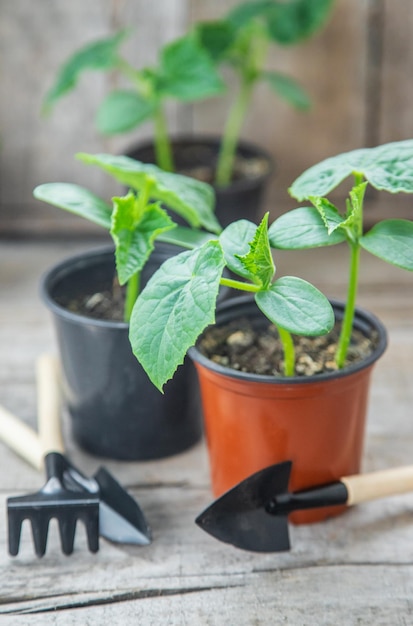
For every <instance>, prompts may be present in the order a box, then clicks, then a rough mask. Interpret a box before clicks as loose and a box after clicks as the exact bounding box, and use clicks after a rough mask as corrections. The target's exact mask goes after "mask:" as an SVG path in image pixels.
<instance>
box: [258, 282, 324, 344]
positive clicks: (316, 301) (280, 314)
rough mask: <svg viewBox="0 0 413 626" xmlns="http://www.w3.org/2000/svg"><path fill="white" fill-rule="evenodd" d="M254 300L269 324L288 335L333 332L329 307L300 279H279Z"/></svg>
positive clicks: (318, 293) (259, 293)
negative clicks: (271, 323)
mask: <svg viewBox="0 0 413 626" xmlns="http://www.w3.org/2000/svg"><path fill="white" fill-rule="evenodd" d="M255 300H256V303H257V305H258V307H259V308H260V309H261V311H262V312H263V313H264V315H266V316H267V317H268V319H269V320H271V321H272V322H273V323H274V324H275V325H276V326H280V327H281V328H283V329H284V330H288V331H289V332H290V333H294V334H296V335H309V336H318V335H325V334H326V333H328V332H330V330H331V329H332V328H333V325H334V312H333V309H332V307H331V304H330V303H329V301H328V300H327V298H326V297H325V296H324V295H323V294H322V293H321V292H320V291H319V290H318V289H316V288H315V287H314V286H313V285H311V284H310V283H308V282H307V281H305V280H302V279H301V278H296V277H294V276H283V277H282V278H279V279H278V280H276V281H275V282H274V283H273V284H272V285H271V286H270V288H269V289H267V290H265V291H259V292H258V293H256V294H255Z"/></svg>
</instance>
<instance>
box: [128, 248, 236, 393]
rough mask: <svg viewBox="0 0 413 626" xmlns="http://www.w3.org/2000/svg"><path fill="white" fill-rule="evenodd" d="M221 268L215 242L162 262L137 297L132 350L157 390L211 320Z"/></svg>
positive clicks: (220, 255)
mask: <svg viewBox="0 0 413 626" xmlns="http://www.w3.org/2000/svg"><path fill="white" fill-rule="evenodd" d="M224 266H225V260H224V253H223V251H222V248H221V245H220V244H219V242H218V241H216V240H215V241H209V242H207V243H206V244H204V245H203V246H201V247H200V248H196V249H195V250H191V251H188V252H182V253H181V254H178V255H177V256H175V257H171V258H170V259H168V260H167V261H165V262H164V263H163V265H162V266H161V267H160V269H159V270H158V271H157V272H156V273H155V274H154V275H153V276H152V278H151V279H150V280H149V282H148V283H147V285H146V287H145V288H144V289H143V291H142V292H141V294H140V295H139V297H138V299H137V301H136V304H135V307H134V309H133V312H132V317H131V322H130V333H129V338H130V341H131V345H132V349H133V352H134V354H135V356H136V357H137V359H138V361H139V362H140V363H141V365H142V367H143V368H144V369H145V371H146V373H147V374H148V376H149V378H150V379H151V381H152V382H153V384H154V385H155V386H156V387H157V388H158V389H160V390H162V387H163V385H164V384H165V383H166V382H167V381H168V380H169V379H170V378H171V377H172V376H173V374H174V372H175V370H176V368H177V367H178V365H180V364H181V363H183V360H184V357H185V354H186V352H187V350H188V348H190V347H191V346H192V345H193V344H194V343H195V341H196V339H197V338H198V336H199V335H200V334H201V332H202V331H203V330H204V329H205V328H206V326H208V325H209V324H212V323H213V322H214V320H215V305H216V299H217V296H218V290H219V281H220V278H221V275H222V270H223V268H224Z"/></svg>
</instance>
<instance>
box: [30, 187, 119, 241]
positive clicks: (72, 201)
mask: <svg viewBox="0 0 413 626" xmlns="http://www.w3.org/2000/svg"><path fill="white" fill-rule="evenodd" d="M33 195H34V197H35V198H37V199H38V200H43V202H48V203H49V204H53V205H54V206H57V207H59V208H60V209H64V210H65V211H69V212H70V213H74V214H75V215H79V216H80V217H84V218H85V219H87V220H89V221H90V222H93V223H95V224H98V225H99V226H103V228H106V229H107V230H109V229H110V224H111V214H112V207H111V206H109V204H107V203H106V202H105V201H104V200H102V198H99V197H98V196H96V195H95V194H94V193H92V192H91V191H89V190H88V189H85V188H84V187H80V186H79V185H73V184H71V183H45V184H43V185H39V186H38V187H36V188H35V190H34V191H33Z"/></svg>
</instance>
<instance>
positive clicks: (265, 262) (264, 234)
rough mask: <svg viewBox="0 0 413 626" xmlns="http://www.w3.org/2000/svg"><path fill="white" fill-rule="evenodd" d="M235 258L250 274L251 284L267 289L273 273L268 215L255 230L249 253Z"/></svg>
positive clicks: (237, 255)
mask: <svg viewBox="0 0 413 626" xmlns="http://www.w3.org/2000/svg"><path fill="white" fill-rule="evenodd" d="M235 256H236V258H237V259H238V260H239V261H240V262H241V264H242V265H243V267H244V268H245V270H246V271H247V272H248V273H249V274H250V276H251V277H252V280H253V282H255V283H256V284H257V285H259V286H260V287H262V288H263V289H267V287H268V286H269V284H270V283H271V280H272V278H273V276H274V273H275V266H274V261H273V259H272V255H271V248H270V244H269V241H268V213H266V214H265V216H264V217H263V219H262V221H261V223H260V224H259V226H258V227H257V228H256V230H255V235H254V238H253V240H252V241H251V242H250V244H249V251H248V252H247V253H246V254H244V255H240V254H236V255H235Z"/></svg>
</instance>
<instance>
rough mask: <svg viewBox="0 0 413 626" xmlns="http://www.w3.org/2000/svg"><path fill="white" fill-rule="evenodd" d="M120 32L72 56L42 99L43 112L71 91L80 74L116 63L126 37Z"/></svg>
mask: <svg viewBox="0 0 413 626" xmlns="http://www.w3.org/2000/svg"><path fill="white" fill-rule="evenodd" d="M126 35H127V33H126V31H124V30H122V31H120V32H118V33H116V34H115V35H113V36H112V37H107V38H105V39H99V40H98V41H94V42H92V43H90V44H87V45H86V46H84V47H83V48H81V49H80V50H78V51H77V52H76V53H75V54H73V55H72V56H71V57H70V58H69V59H68V60H67V61H66V63H64V65H63V66H62V68H61V70H60V71H59V73H58V75H57V78H56V81H55V83H54V85H53V86H52V88H51V89H50V90H49V92H48V93H47V94H46V97H45V99H44V103H43V108H44V111H45V112H48V111H50V109H51V108H52V107H53V105H54V104H55V103H56V102H57V100H59V99H60V98H61V97H62V96H63V95H65V94H66V93H68V92H69V91H71V90H72V89H73V88H74V87H75V86H76V84H77V81H78V79H79V76H80V74H82V73H83V72H84V71H85V70H103V71H105V70H108V69H111V68H112V67H115V66H116V65H117V63H118V60H119V57H118V48H119V45H120V44H121V42H122V41H123V40H124V38H125V37H126Z"/></svg>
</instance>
